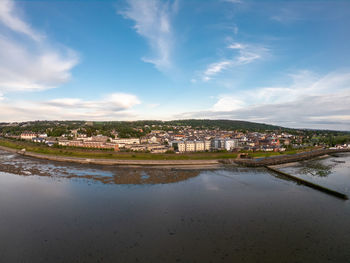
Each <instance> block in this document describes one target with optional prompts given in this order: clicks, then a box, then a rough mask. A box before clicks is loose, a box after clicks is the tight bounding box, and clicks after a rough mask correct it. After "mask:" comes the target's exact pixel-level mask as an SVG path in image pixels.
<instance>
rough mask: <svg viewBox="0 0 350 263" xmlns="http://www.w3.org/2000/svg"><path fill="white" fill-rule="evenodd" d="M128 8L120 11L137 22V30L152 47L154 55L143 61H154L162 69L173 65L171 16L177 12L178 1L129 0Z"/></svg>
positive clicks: (164, 69)
mask: <svg viewBox="0 0 350 263" xmlns="http://www.w3.org/2000/svg"><path fill="white" fill-rule="evenodd" d="M127 2H128V8H127V9H126V10H124V11H122V12H120V13H121V14H122V15H123V16H124V17H125V18H127V19H131V20H133V21H134V22H135V26H134V28H135V30H136V32H137V33H138V34H139V35H141V36H143V37H144V38H146V39H147V41H148V43H149V45H150V46H151V48H152V52H153V55H152V57H150V58H149V57H144V58H143V61H145V62H148V63H152V64H154V65H155V66H156V68H157V69H158V70H160V71H166V70H168V69H169V68H170V67H171V64H172V63H171V55H172V49H173V43H174V37H173V30H172V26H171V18H172V16H173V15H174V14H175V13H176V12H177V5H178V2H177V1H175V2H173V3H171V2H169V1H167V2H163V1H160V0H150V1H143V0H128V1H127Z"/></svg>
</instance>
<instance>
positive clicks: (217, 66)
mask: <svg viewBox="0 0 350 263" xmlns="http://www.w3.org/2000/svg"><path fill="white" fill-rule="evenodd" d="M232 63H233V62H232V61H228V60H224V61H220V62H216V63H212V64H210V65H209V66H208V67H207V69H206V70H205V72H204V75H203V78H202V79H203V81H208V80H210V79H211V77H212V76H214V75H216V74H218V73H220V72H221V71H223V70H225V69H227V68H228V67H230V66H231V65H232Z"/></svg>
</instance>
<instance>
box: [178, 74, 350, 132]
mask: <svg viewBox="0 0 350 263" xmlns="http://www.w3.org/2000/svg"><path fill="white" fill-rule="evenodd" d="M287 78H289V79H290V83H289V84H284V85H278V86H271V87H261V88H257V89H254V90H249V91H241V92H237V93H236V94H222V95H221V96H219V98H218V100H217V102H216V103H215V104H214V105H213V107H212V109H211V110H206V111H198V112H189V113H182V114H181V118H229V119H241V120H250V121H258V122H266V123H273V124H278V125H284V126H287V127H301V128H328V129H341V130H350V104H349V103H348V102H349V101H350V72H331V73H329V74H326V75H323V76H322V75H318V74H315V73H313V72H310V71H305V70H304V71H299V72H296V73H294V74H289V75H288V76H287ZM179 116H180V115H179ZM179 116H175V118H176V117H179Z"/></svg>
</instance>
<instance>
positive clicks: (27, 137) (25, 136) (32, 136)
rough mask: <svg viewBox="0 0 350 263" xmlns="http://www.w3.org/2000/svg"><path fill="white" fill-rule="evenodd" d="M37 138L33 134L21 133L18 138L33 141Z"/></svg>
mask: <svg viewBox="0 0 350 263" xmlns="http://www.w3.org/2000/svg"><path fill="white" fill-rule="evenodd" d="M36 137H37V134H35V133H22V134H21V136H20V138H21V139H23V140H33V139H34V138H36Z"/></svg>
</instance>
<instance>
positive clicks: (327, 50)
mask: <svg viewBox="0 0 350 263" xmlns="http://www.w3.org/2000/svg"><path fill="white" fill-rule="evenodd" d="M190 118H200V119H204V118H205V119H233V120H247V121H253V122H260V123H269V124H276V125H281V126H285V127H293V128H312V129H332V130H350V1H341V0H339V1H338V0H329V1H325V0H319V1H317V0H310V1H307V0H295V1H293V0H290V1H282V0H281V1H278V0H266V1H263V0H256V1H253V0H216V1H214V0H213V1H209V0H208V1H205V0H173V1H171V0H168V1H166V0H164V1H161V0H115V1H112V0H100V1H92V0H71V1H69V0H50V1H49V0H47V1H45V0H41V1H35V0H23V1H14V0H0V122H1V121H2V122H13V121H29V120H92V121H93V120H102V121H103V120H104V121H118V120H144V119H148V120H150V119H154V120H173V119H190Z"/></svg>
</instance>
